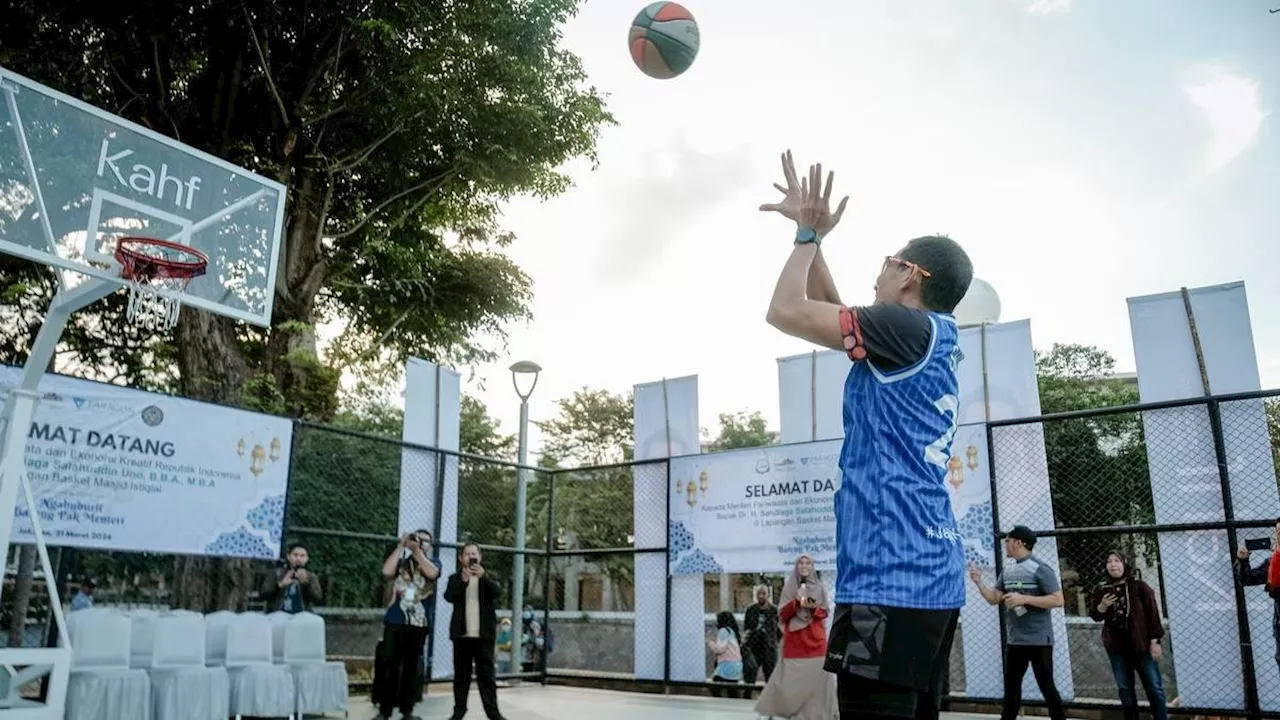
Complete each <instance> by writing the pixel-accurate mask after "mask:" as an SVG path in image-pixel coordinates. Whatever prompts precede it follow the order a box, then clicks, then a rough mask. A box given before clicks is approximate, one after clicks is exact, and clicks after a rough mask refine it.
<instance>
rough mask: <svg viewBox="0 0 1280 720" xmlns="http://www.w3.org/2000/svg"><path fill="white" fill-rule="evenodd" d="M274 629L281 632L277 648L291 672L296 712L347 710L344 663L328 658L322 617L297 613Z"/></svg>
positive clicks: (345, 667)
mask: <svg viewBox="0 0 1280 720" xmlns="http://www.w3.org/2000/svg"><path fill="white" fill-rule="evenodd" d="M276 629H277V630H281V632H282V635H283V637H282V640H283V643H282V644H281V645H277V646H276V650H277V651H279V655H280V657H281V659H282V661H283V663H284V664H285V665H287V666H288V667H289V671H290V672H291V673H292V674H293V682H294V686H295V689H296V693H297V700H296V704H295V708H296V710H297V712H298V713H331V712H346V711H347V666H346V665H344V664H343V663H340V662H328V661H327V656H326V655H325V634H324V618H322V617H320V616H319V615H315V614H313V613H298V614H296V615H294V616H293V617H291V618H289V619H288V621H287V622H285V623H283V628H282V629H281V626H280V625H277V626H276Z"/></svg>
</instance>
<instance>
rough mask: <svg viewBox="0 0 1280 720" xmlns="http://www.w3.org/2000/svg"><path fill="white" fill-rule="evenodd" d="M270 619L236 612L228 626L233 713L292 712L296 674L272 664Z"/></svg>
mask: <svg viewBox="0 0 1280 720" xmlns="http://www.w3.org/2000/svg"><path fill="white" fill-rule="evenodd" d="M271 632H272V626H271V622H270V621H269V620H267V618H266V616H265V615H262V614H259V613H247V614H242V615H233V616H232V618H231V622H230V623H229V624H228V626H227V635H226V657H225V660H226V663H227V672H228V674H229V676H230V682H231V712H232V714H234V715H247V716H250V717H282V716H285V715H292V714H293V712H294V706H295V698H296V694H295V689H294V682H293V675H292V674H291V673H290V672H289V668H287V667H285V666H283V665H273V664H272V663H271V658H272V645H271Z"/></svg>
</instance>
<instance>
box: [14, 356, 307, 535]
mask: <svg viewBox="0 0 1280 720" xmlns="http://www.w3.org/2000/svg"><path fill="white" fill-rule="evenodd" d="M20 376H21V371H20V370H18V369H16V368H9V367H0V398H2V397H4V395H5V394H6V393H7V391H8V390H9V389H10V388H11V387H13V386H14V385H15V384H16V383H18V382H19V379H20ZM40 392H41V395H42V397H41V400H40V404H39V405H38V406H37V408H36V414H35V419H34V420H33V421H32V423H31V428H30V430H29V432H28V435H27V476H28V478H29V479H30V481H31V490H32V494H33V495H34V496H35V500H36V504H37V506H38V507H39V513H40V523H41V528H42V529H43V531H44V535H45V540H46V541H47V542H48V543H49V545H53V546H59V545H65V546H72V547H82V548H94V549H98V550H126V551H136V552H156V553H180V554H184V555H219V556H228V557H243V558H262V559H274V558H277V557H279V556H280V539H281V538H280V536H281V532H282V527H283V524H284V499H285V490H286V488H287V486H288V480H289V477H288V476H289V450H290V447H291V440H292V431H293V424H292V423H291V422H289V421H288V420H286V419H284V418H278V417H271V416H269V415H261V414H258V413H252V412H246V411H243V410H234V409H232V408H227V407H222V406H219V405H210V404H207V403H202V402H196V401H192V400H184V399H181V398H175V397H170V396H167V395H157V394H153V393H147V392H141V391H139V390H132V389H129V388H123V387H118V386H115V385H107V384H103V383H95V382H89V381H86V380H77V379H74V378H68V377H62V376H59V375H46V376H45V377H44V378H43V379H42V380H41V382H40ZM30 512H31V511H30V509H29V508H28V507H27V505H26V502H25V501H23V500H21V499H20V500H19V501H18V504H17V507H16V508H15V510H14V515H15V520H14V525H13V538H12V540H13V542H15V543H32V542H34V540H35V536H34V534H33V531H32V528H31V517H30Z"/></svg>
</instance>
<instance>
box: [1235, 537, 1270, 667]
mask: <svg viewBox="0 0 1280 720" xmlns="http://www.w3.org/2000/svg"><path fill="white" fill-rule="evenodd" d="M1257 551H1261V552H1266V553H1268V554H1267V558H1266V559H1265V560H1263V561H1262V564H1261V565H1259V566H1258V567H1256V568H1255V567H1253V565H1252V564H1251V563H1250V562H1249V557H1250V555H1252V553H1253V552H1257ZM1236 558H1237V559H1238V560H1239V561H1240V565H1239V568H1238V571H1239V573H1240V583H1241V584H1242V585H1244V586H1246V587H1248V586H1250V585H1262V586H1263V587H1265V588H1266V591H1267V594H1268V595H1270V596H1271V599H1272V600H1274V601H1275V609H1274V611H1273V612H1272V615H1271V632H1272V633H1273V634H1274V635H1275V638H1276V665H1277V667H1280V519H1277V520H1276V530H1275V534H1274V535H1273V536H1272V538H1271V539H1270V540H1268V539H1267V538H1259V539H1256V540H1246V541H1245V544H1244V545H1243V546H1241V547H1240V549H1239V550H1238V551H1237V552H1236Z"/></svg>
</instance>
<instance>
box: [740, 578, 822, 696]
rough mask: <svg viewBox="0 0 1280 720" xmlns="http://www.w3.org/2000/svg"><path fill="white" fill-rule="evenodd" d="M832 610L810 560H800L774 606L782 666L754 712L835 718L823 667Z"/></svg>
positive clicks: (771, 680) (766, 686)
mask: <svg viewBox="0 0 1280 720" xmlns="http://www.w3.org/2000/svg"><path fill="white" fill-rule="evenodd" d="M830 611H831V606H830V603H829V602H828V601H827V590H826V588H825V587H823V585H822V581H821V580H820V579H819V578H818V576H817V573H816V572H815V571H814V569H813V559H812V558H810V557H809V556H808V555H801V556H800V557H798V558H796V564H795V567H794V568H793V569H792V571H791V575H790V576H788V577H787V581H786V583H785V584H784V585H783V587H782V597H781V598H780V601H779V603H778V619H779V621H780V623H781V625H782V662H781V663H780V664H779V665H778V668H777V669H776V670H774V672H773V676H772V677H770V678H769V682H768V683H767V684H766V685H765V687H764V691H763V692H761V693H760V701H759V702H757V703H756V712H757V713H759V714H760V715H764V716H767V717H779V718H790V719H791V720H832V719H833V718H835V717H836V683H835V676H833V675H831V674H830V673H828V672H827V671H826V670H824V669H823V668H822V665H823V662H824V661H825V659H826V654H827V629H826V626H825V625H824V620H826V618H827V614H828V613H829V612H830Z"/></svg>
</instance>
